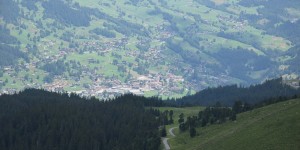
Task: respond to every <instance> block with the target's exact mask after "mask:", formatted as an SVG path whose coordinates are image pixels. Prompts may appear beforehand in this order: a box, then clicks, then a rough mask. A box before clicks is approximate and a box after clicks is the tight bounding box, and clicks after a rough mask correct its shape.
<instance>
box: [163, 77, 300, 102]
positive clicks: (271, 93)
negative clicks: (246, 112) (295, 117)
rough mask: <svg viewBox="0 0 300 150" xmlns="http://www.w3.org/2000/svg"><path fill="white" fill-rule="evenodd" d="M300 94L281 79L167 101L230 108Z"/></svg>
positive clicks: (209, 91)
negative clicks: (236, 103) (218, 105)
mask: <svg viewBox="0 0 300 150" xmlns="http://www.w3.org/2000/svg"><path fill="white" fill-rule="evenodd" d="M299 94H300V89H296V88H294V87H291V86H289V85H286V84H284V83H283V81H282V78H278V79H272V80H267V81H265V82H264V83H262V84H258V85H251V86H249V87H242V86H238V85H229V86H219V87H216V88H207V89H204V90H202V91H200V92H197V93H196V94H195V95H191V96H185V97H183V98H181V99H177V100H169V101H168V102H169V103H172V104H177V105H202V106H211V105H214V104H215V103H216V102H221V104H222V105H225V106H232V105H233V104H234V102H235V101H243V102H247V103H249V104H256V103H259V102H262V101H265V100H269V99H272V98H277V97H282V99H285V98H291V97H294V96H296V95H299Z"/></svg>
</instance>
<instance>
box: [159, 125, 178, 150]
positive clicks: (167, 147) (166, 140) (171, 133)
mask: <svg viewBox="0 0 300 150" xmlns="http://www.w3.org/2000/svg"><path fill="white" fill-rule="evenodd" d="M176 128H177V127H173V128H170V129H169V133H170V135H171V136H172V137H175V134H174V133H173V130H174V129H176ZM168 140H169V138H162V141H163V144H164V146H165V150H170V149H171V148H170V145H169V143H168Z"/></svg>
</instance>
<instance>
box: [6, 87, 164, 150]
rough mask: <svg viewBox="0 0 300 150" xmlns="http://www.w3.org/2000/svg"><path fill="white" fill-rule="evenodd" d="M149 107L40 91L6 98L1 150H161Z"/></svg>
mask: <svg viewBox="0 0 300 150" xmlns="http://www.w3.org/2000/svg"><path fill="white" fill-rule="evenodd" d="M146 101H147V100H146V98H143V97H138V96H134V95H124V96H122V97H118V98H115V99H114V100H110V101H99V100H97V99H95V98H90V99H86V98H80V97H78V96H77V95H74V94H71V95H69V94H58V93H51V92H46V91H43V90H35V89H27V90H25V91H23V92H21V93H18V94H15V95H2V96H1V97H0V103H1V105H0V149H3V150H21V149H22V150H33V149H36V150H39V149H42V150H54V149H55V150H60V149H61V150H83V149H86V150H94V149H101V150H117V149H122V150H133V149H136V150H143V149H144V150H157V149H158V148H159V146H160V135H159V132H158V126H159V123H158V121H156V119H155V117H154V115H152V114H151V113H150V112H148V111H146V110H145V107H144V105H145V104H147V102H146ZM157 102H158V103H157V105H159V103H160V102H159V101H157ZM148 104H153V105H155V102H153V101H152V102H151V103H148Z"/></svg>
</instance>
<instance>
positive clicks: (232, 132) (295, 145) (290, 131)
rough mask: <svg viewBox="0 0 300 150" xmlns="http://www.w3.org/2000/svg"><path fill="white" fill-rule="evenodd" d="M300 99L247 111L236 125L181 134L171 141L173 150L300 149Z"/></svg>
mask: <svg viewBox="0 0 300 150" xmlns="http://www.w3.org/2000/svg"><path fill="white" fill-rule="evenodd" d="M299 110H300V99H296V100H290V101H286V102H281V103H277V104H273V105H269V106H266V107H263V108H259V109H255V110H253V111H250V112H245V113H242V114H239V115H238V116H237V120H236V121H235V122H227V123H225V124H221V125H211V126H208V127H204V128H198V129H197V133H198V135H197V136H196V137H195V138H190V137H189V134H188V133H178V129H176V130H175V131H177V132H175V134H176V135H177V136H176V137H175V138H172V139H170V140H169V142H170V145H171V149H172V150H190V149H191V150H192V149H193V150H194V149H205V150H209V149H216V150H217V149H222V150H227V149H228V150H232V149H243V150H248V149H249V150H253V149H261V150H264V149H272V150H275V149H276V150H277V149H278V150H297V149H299V148H300V144H299V140H300V130H299V128H300V120H299V118H300V111H299Z"/></svg>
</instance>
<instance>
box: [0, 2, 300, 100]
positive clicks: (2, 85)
mask: <svg viewBox="0 0 300 150" xmlns="http://www.w3.org/2000/svg"><path fill="white" fill-rule="evenodd" d="M12 10H13V11H12ZM299 29H300V2H299V1H298V0H289V1H287V2H282V1H281V0H264V1H261V0H230V1H225V0H176V1H167V0H119V1H116V0H113V1H109V0H102V1H98V0H48V1H47V0H2V1H1V2H0V90H1V93H14V92H15V91H18V90H21V89H23V88H24V87H34V88H44V89H47V90H51V91H69V92H76V93H78V94H80V95H83V96H97V97H100V98H108V97H111V96H113V95H117V94H120V93H127V92H132V93H135V94H143V95H146V96H155V95H160V96H163V97H182V96H184V95H187V94H190V93H194V92H195V91H199V90H201V89H204V88H206V87H213V86H220V85H229V84H236V83H241V84H244V85H247V84H250V83H260V82H261V81H264V80H265V79H267V78H273V77H278V76H281V75H285V74H288V75H292V76H293V77H294V78H297V77H298V75H299V73H300V70H299V66H300V61H299V51H300V50H299V46H300V38H299V35H300V30H299Z"/></svg>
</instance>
